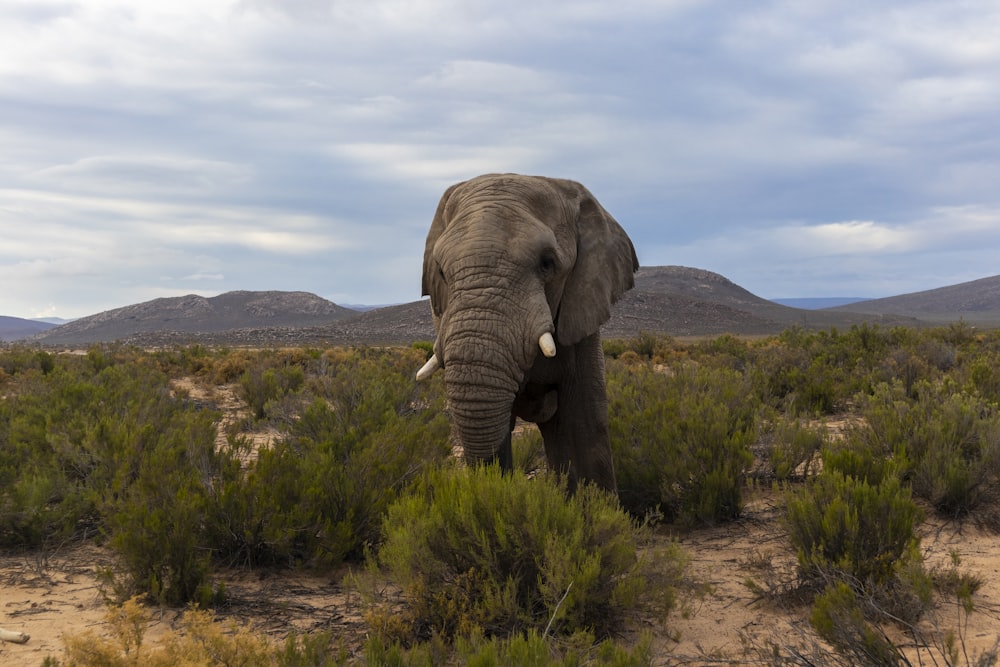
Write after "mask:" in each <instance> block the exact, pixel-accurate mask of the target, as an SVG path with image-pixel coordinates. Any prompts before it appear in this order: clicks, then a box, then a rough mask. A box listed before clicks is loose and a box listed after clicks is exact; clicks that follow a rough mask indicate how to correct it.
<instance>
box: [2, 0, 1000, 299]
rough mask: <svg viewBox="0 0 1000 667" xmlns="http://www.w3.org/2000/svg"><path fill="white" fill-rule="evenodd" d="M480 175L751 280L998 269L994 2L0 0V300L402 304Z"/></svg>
mask: <svg viewBox="0 0 1000 667" xmlns="http://www.w3.org/2000/svg"><path fill="white" fill-rule="evenodd" d="M495 171H515V172H521V173H532V174H544V175H550V176H559V177H564V178H572V179H575V180H578V181H580V182H582V183H583V184H584V185H586V186H587V187H588V188H589V189H590V190H591V191H592V192H593V193H594V194H595V195H596V196H597V197H598V198H599V199H600V200H601V202H602V203H603V204H604V206H605V208H607V209H608V210H609V211H610V212H611V213H612V214H613V215H614V216H615V217H616V218H617V219H618V220H619V222H621V223H622V225H623V226H624V227H625V229H626V230H627V231H628V232H629V234H630V236H631V237H632V240H633V242H634V243H635V246H636V249H637V252H638V255H639V260H640V262H641V263H642V264H643V265H647V266H652V265H664V264H680V265H684V266H692V267H697V268H703V269H709V270H712V271H716V272H718V273H721V274H722V275H724V276H726V277H727V278H729V279H731V280H733V281H734V282H736V283H738V284H740V285H742V286H743V287H746V288H747V289H749V290H751V291H752V292H754V293H756V294H758V295H760V296H763V297H767V298H779V297H805V296H889V295H894V294H901V293H906V292H913V291H918V290H923V289H930V288H934V287H941V286H944V285H949V284H954V283H959V282H964V281H967V280H973V279H976V278H981V277H985V276H991V275H996V274H997V273H1000V263H998V261H997V257H998V256H1000V254H998V251H1000V5H998V4H997V2H996V0H982V1H976V0H971V1H959V0H954V1H949V2H941V1H932V2H920V1H914V0H898V1H896V0H881V1H880V2H878V3H872V2H869V1H867V0H865V1H861V0H840V1H833V0H830V1H823V0H815V1H813V0H788V1H786V2H777V1H775V2H770V1H761V2H745V1H744V0H731V1H729V2H712V1H709V0H705V1H700V2H699V1H695V0H690V1H689V0H635V1H633V0H617V1H615V2H609V1H608V0H600V1H594V2H592V1H591V0H572V1H569V2H562V1H559V0H169V1H168V0H161V1H156V2H146V1H143V2H137V1H135V0H0V315H14V316H19V317H43V316H59V317H67V318H68V317H79V316H83V315H89V314H93V313H96V312H100V311H103V310H108V309H111V308H117V307H120V306H124V305H128V304H132V303H138V302H141V301H146V300H149V299H153V298H157V297H163V296H178V295H183V294H190V293H197V294H203V295H205V296H211V295H215V294H218V293H221V292H225V291H229V290H235V289H248V290H266V289H279V290H304V291H309V292H314V293H316V294H319V295H320V296H323V297H325V298H328V299H330V300H333V301H336V302H337V303H349V304H360V303H367V304H382V303H394V302H404V301H412V300H415V299H417V298H419V297H420V262H421V257H422V251H423V243H424V237H425V235H426V231H427V227H428V224H429V222H430V219H431V216H432V215H433V212H434V208H435V206H436V204H437V201H438V198H439V197H440V195H441V193H442V192H443V190H444V189H445V188H446V187H447V186H448V185H449V184H451V183H453V182H456V181H459V180H463V179H465V178H469V177H471V176H474V175H477V174H480V173H484V172H495Z"/></svg>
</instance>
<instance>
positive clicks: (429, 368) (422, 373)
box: [417, 354, 441, 382]
mask: <svg viewBox="0 0 1000 667" xmlns="http://www.w3.org/2000/svg"><path fill="white" fill-rule="evenodd" d="M439 368H441V362H440V361H439V360H438V356H437V355H436V354H432V355H431V358H430V359H428V360H427V363H426V364H424V365H423V367H421V369H420V370H419V371H417V382H420V381H422V380H426V379H427V378H429V377H430V376H432V375H434V371H436V370H437V369H439Z"/></svg>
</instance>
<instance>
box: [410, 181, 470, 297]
mask: <svg viewBox="0 0 1000 667" xmlns="http://www.w3.org/2000/svg"><path fill="white" fill-rule="evenodd" d="M460 185H462V184H461V183H456V184H455V185H453V186H451V187H450V188H448V189H447V190H445V192H444V194H443V195H441V201H439V202H438V207H437V211H435V212H434V220H433V221H431V228H430V230H429V231H428V232H427V242H426V243H425V244H424V270H423V280H422V281H421V292H420V293H421V295H422V296H430V297H431V311H432V312H433V313H434V315H435V316H436V317H440V316H441V313H443V312H444V310H445V308H447V306H448V303H447V296H448V286H447V285H446V284H445V282H444V277H443V276H442V275H441V267H440V266H439V265H438V263H437V260H435V259H434V244H435V243H437V240H438V237H440V236H441V234H442V233H443V232H444V230H445V229H446V228H447V227H448V220H447V207H448V200H449V199H450V198H451V194H452V192H454V191H455V189H456V188H457V187H458V186H460Z"/></svg>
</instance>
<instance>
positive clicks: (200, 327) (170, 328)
mask: <svg viewBox="0 0 1000 667" xmlns="http://www.w3.org/2000/svg"><path fill="white" fill-rule="evenodd" d="M355 314H356V311H353V310H350V309H347V308H343V307H341V306H338V305H337V304H335V303H333V302H331V301H327V300H326V299H323V298H320V297H318V296H316V295H315V294H310V293H308V292H248V291H236V292H226V293H225V294H220V295H218V296H214V297H203V296H198V295H196V294H189V295H187V296H180V297H170V298H162V299H153V300H152V301H145V302H143V303H139V304H135V305H132V306H125V307H123V308H116V309H114V310H108V311H105V312H103V313H98V314H96V315H90V316H88V317H82V318H80V319H78V320H74V321H72V322H69V323H68V324H64V325H62V326H58V327H54V328H52V329H49V330H47V331H44V332H43V333H40V334H38V335H36V336H34V337H33V338H32V341H33V342H37V343H42V344H45V345H86V344H89V343H93V342H105V341H115V340H123V341H129V342H136V343H138V344H155V341H156V340H157V339H159V338H166V339H175V340H179V339H185V338H188V337H198V336H200V335H203V334H219V333H223V332H229V331H235V330H240V329H246V328H248V327H254V328H278V329H281V328H293V329H295V328H301V327H310V326H315V325H318V324H325V323H328V322H331V321H333V320H337V319H341V318H344V317H349V316H352V315H355Z"/></svg>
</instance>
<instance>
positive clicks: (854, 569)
mask: <svg viewBox="0 0 1000 667" xmlns="http://www.w3.org/2000/svg"><path fill="white" fill-rule="evenodd" d="M920 519H921V512H920V510H919V508H918V507H917V506H916V504H915V503H914V502H913V501H912V500H911V498H910V493H909V490H908V489H906V488H904V487H902V486H901V485H900V483H899V480H898V479H897V478H895V477H892V476H890V477H888V478H887V479H885V480H884V481H882V483H873V484H872V483H869V482H868V481H866V480H864V479H856V478H854V477H851V476H848V475H844V474H843V473H841V472H839V471H837V470H832V471H825V472H824V473H822V474H821V475H819V476H818V477H816V478H815V480H814V481H813V482H811V483H809V484H808V485H806V486H805V487H804V488H802V489H799V490H797V491H794V492H792V493H791V494H790V495H789V498H788V503H787V525H788V534H789V538H790V540H791V542H792V546H793V548H794V549H795V550H796V553H797V557H798V563H799V572H800V575H801V577H802V578H803V579H804V580H805V581H807V582H826V581H830V580H846V579H849V580H851V581H852V582H856V584H857V585H858V586H862V587H871V586H882V585H885V584H888V583H890V582H891V581H892V580H893V578H894V577H895V575H896V573H897V568H898V567H899V564H900V563H905V562H907V561H910V560H913V561H916V560H919V558H920V555H919V551H918V549H917V547H918V544H919V540H918V538H917V537H916V534H915V532H914V531H915V527H916V525H917V523H918V522H919V521H920Z"/></svg>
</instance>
